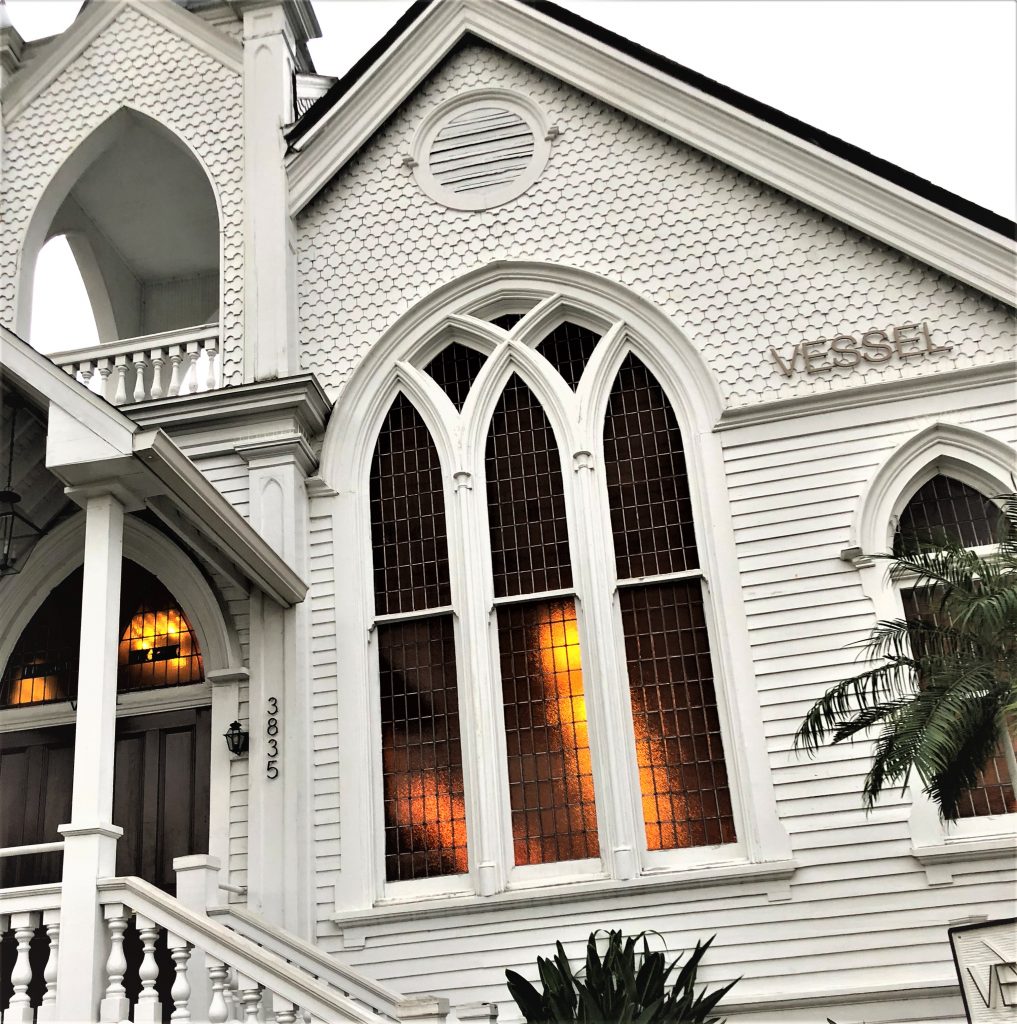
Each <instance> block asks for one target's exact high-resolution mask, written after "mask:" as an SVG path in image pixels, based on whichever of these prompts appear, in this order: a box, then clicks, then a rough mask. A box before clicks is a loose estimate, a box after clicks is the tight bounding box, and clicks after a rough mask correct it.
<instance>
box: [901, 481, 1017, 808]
mask: <svg viewBox="0 0 1017 1024" xmlns="http://www.w3.org/2000/svg"><path fill="white" fill-rule="evenodd" d="M999 516H1000V511H999V508H998V507H997V506H996V504H995V503H994V502H992V501H991V500H990V499H989V498H987V497H986V496H985V495H983V494H980V493H979V492H978V491H976V490H975V489H974V488H973V487H970V486H968V485H967V484H965V483H963V482H962V481H960V480H955V479H954V478H953V477H948V476H944V475H942V474H936V475H935V476H933V477H931V478H930V479H929V480H928V481H927V482H926V483H925V484H923V485H922V486H921V487H920V488H919V489H918V490H917V491H915V493H914V494H913V495H912V496H911V498H910V499H909V500H908V503H907V504H906V505H905V506H904V509H903V510H902V511H901V514H900V516H899V518H898V522H897V528H896V530H895V532H894V542H893V548H894V553H895V554H900V555H905V554H908V553H909V552H912V551H916V550H920V548H921V546H922V544H923V543H928V542H939V541H949V542H951V543H954V544H960V545H961V546H963V547H984V546H987V545H992V544H996V543H998V541H999ZM901 602H902V603H903V605H904V616H905V618H906V619H907V620H908V621H909V622H916V621H920V620H925V621H929V622H936V621H938V613H937V609H936V603H935V595H934V593H933V592H930V591H929V590H928V589H926V588H923V589H918V588H915V587H913V586H908V585H907V584H904V585H903V586H902V587H901ZM1007 761H1008V759H1007V757H1006V754H1005V752H1004V751H1002V750H1000V752H999V753H998V754H997V755H996V756H995V757H994V758H992V760H991V761H990V762H989V763H988V765H987V766H986V768H985V771H984V772H983V773H982V776H981V779H980V780H979V783H978V785H977V786H974V787H973V788H972V789H970V790H968V791H967V793H966V795H965V797H964V798H962V799H961V800H960V806H959V816H960V817H961V818H977V817H982V816H985V815H992V814H1010V813H1014V812H1017V796H1015V795H1014V787H1013V784H1012V783H1011V780H1010V770H1009V766H1008V763H1007Z"/></svg>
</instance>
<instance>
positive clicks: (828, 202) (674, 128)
mask: <svg viewBox="0 0 1017 1024" xmlns="http://www.w3.org/2000/svg"><path fill="white" fill-rule="evenodd" d="M466 34H472V35H474V36H476V37H477V38H479V39H481V40H482V41H484V42H487V43H489V44H491V45H492V46H496V47H498V48H499V49H502V50H504V51H506V52H507V53H509V54H511V55H512V56H514V57H516V58H518V59H520V60H523V61H526V62H527V63H529V64H531V65H533V66H534V67H537V68H540V69H541V70H543V71H545V72H547V73H549V74H551V75H554V76H555V77H556V78H559V79H561V80H562V81H564V82H567V83H568V84H570V85H572V86H574V87H575V88H578V89H581V90H583V91H584V92H586V93H589V94H590V95H592V96H594V97H596V98H597V99H599V100H601V101H602V102H604V103H607V104H610V105H611V106H613V107H616V108H617V109H619V110H621V111H623V112H625V113H627V114H629V115H631V116H633V117H636V118H638V119H640V120H641V121H644V122H645V123H647V124H649V125H652V126H653V127H654V128H657V129H658V130H660V131H663V132H665V133H667V134H669V135H671V136H673V137H674V138H676V139H680V140H681V141H683V142H685V143H687V144H689V145H691V146H694V147H696V148H697V149H700V150H702V151H704V152H706V153H708V154H710V155H711V156H714V157H716V158H717V159H719V160H722V161H724V162H725V163H727V164H729V165H731V166H732V167H735V168H737V169H738V170H741V171H743V172H744V173H746V174H749V175H752V176H753V177H754V178H757V179H759V180H760V181H764V182H766V183H768V184H770V185H772V186H774V187H775V188H778V189H780V190H781V191H783V192H786V193H787V194H788V195H791V196H794V197H795V198H797V199H799V200H802V201H804V202H806V203H808V204H810V205H811V206H814V207H816V208H817V209H819V210H822V211H823V212H825V213H828V214H830V215H831V216H833V217H836V218H837V219H838V220H840V221H842V222H844V223H846V224H850V225H852V226H853V227H855V228H858V229H859V230H861V231H864V232H865V233H866V234H869V235H871V236H873V237H874V238H877V239H880V240H881V241H883V242H886V243H888V244H889V245H892V246H893V247H894V248H896V249H899V250H901V251H903V252H906V253H908V254H909V255H911V256H914V257H916V258H917V259H920V260H922V261H923V262H925V263H928V264H930V265H931V266H933V267H936V268H937V269H939V270H942V271H944V272H945V273H947V274H950V275H951V276H952V277H955V278H957V279H958V280H961V281H965V282H966V283H968V284H971V285H973V286H974V287H976V288H978V289H980V290H981V291H983V292H985V293H987V294H989V295H993V296H995V297H996V298H999V299H1001V300H1003V301H1004V302H1007V303H1009V304H1011V305H1017V291H1015V288H1014V281H1015V280H1017V247H1015V246H1014V243H1013V242H1012V241H1010V240H1008V239H1006V238H1004V237H1003V236H1002V235H1000V234H998V233H997V232H994V231H991V230H990V229H988V228H985V227H982V226H981V225H978V224H975V223H974V222H973V221H970V220H968V219H967V218H965V217H962V216H960V215H959V214H956V213H953V212H952V211H950V210H947V209H946V208H944V207H942V206H939V205H937V204H936V203H933V202H932V201H930V200H927V199H924V198H922V197H921V196H918V195H916V194H915V193H913V192H910V191H909V190H907V189H906V188H903V187H902V186H899V185H895V184H894V183H892V182H890V181H888V180H886V179H885V178H882V177H880V176H879V175H877V174H874V173H873V172H871V171H867V170H865V169H863V168H861V167H859V166H858V165H856V164H853V163H851V162H850V161H848V160H845V159H843V158H841V157H837V156H834V155H833V154H831V153H829V152H827V151H826V150H823V149H821V148H820V147H819V146H817V145H814V144H813V143H810V142H807V141H805V140H804V139H801V138H798V137H797V136H795V135H792V134H791V133H790V132H787V131H785V130H783V129H781V128H778V127H776V126H775V125H773V124H770V123H768V122H766V121H764V120H762V119H761V118H758V117H754V116H752V115H751V114H748V113H746V112H744V111H742V110H739V109H737V108H736V107H734V106H732V105H730V104H728V103H725V102H723V101H722V100H719V99H717V98H716V97H713V96H709V95H707V94H706V93H705V92H702V91H701V90H699V89H696V88H694V87H692V86H690V85H688V84H687V83H685V82H681V81H679V80H677V79H675V78H674V77H673V76H670V75H667V74H665V73H664V72H662V71H660V70H658V69H656V68H653V67H650V66H649V65H648V64H646V63H644V62H642V61H639V60H636V59H635V58H634V57H632V56H630V55H628V54H625V53H622V52H621V51H619V50H618V49H617V48H615V47H613V46H609V45H607V44H605V43H603V42H601V41H599V40H596V39H593V38H592V37H590V36H587V35H584V34H582V33H580V32H578V31H576V30H574V29H572V28H569V27H567V26H565V25H563V24H562V23H561V22H559V21H556V20H554V19H552V18H550V17H548V16H547V15H546V14H543V13H541V12H540V11H537V10H534V9H533V8H531V7H527V6H525V5H523V4H520V3H516V2H513V0H502V2H499V3H492V2H490V0H445V2H443V3H437V4H433V5H432V6H431V7H430V8H428V9H427V10H426V11H425V12H424V13H423V14H422V15H420V17H418V18H417V19H416V20H415V21H414V23H413V24H412V25H411V26H410V27H409V28H408V29H407V30H406V31H405V32H404V33H403V35H402V36H401V37H400V38H399V39H397V40H396V41H395V42H394V43H393V44H392V45H391V46H390V47H389V48H388V50H387V51H386V52H385V53H384V54H383V55H382V56H380V57H379V58H378V60H377V61H376V62H375V64H374V65H373V66H372V67H371V69H370V70H369V71H368V72H367V73H365V74H364V75H363V76H362V77H361V78H360V79H359V80H358V81H357V82H356V83H355V84H354V85H353V87H352V88H351V89H350V91H349V92H348V93H347V94H346V95H345V96H343V98H342V99H341V101H340V102H339V103H337V104H336V106H335V107H334V108H333V109H332V110H330V111H329V112H328V113H326V114H325V116H323V117H322V119H321V120H320V121H319V122H318V123H316V124H315V125H314V127H313V128H311V129H310V131H308V132H307V133H306V134H305V135H304V136H303V137H302V138H300V139H299V140H297V141H296V143H295V148H296V150H297V151H296V154H295V155H294V156H293V157H292V158H291V160H290V162H289V167H288V176H289V182H290V212H291V213H292V214H293V215H296V214H297V213H299V212H300V210H302V209H303V208H304V206H306V205H307V203H309V202H310V201H311V200H312V199H313V198H314V196H315V195H317V193H318V192H319V191H320V190H321V189H322V188H323V187H324V186H325V185H326V184H327V183H328V181H329V180H331V178H332V177H333V176H334V175H335V174H337V173H338V172H339V170H340V169H341V168H342V167H343V166H344V165H345V163H346V162H347V161H348V160H349V159H350V158H351V157H352V156H353V155H354V154H355V153H356V152H357V151H358V150H359V149H360V148H361V146H363V145H364V143H365V142H366V141H367V140H368V139H369V138H370V137H371V136H372V135H373V134H374V132H376V131H377V130H378V128H379V127H380V126H381V124H382V123H384V121H385V119H386V118H387V117H388V116H389V115H390V114H391V113H392V111H393V110H395V109H396V107H397V106H398V105H399V104H401V103H402V102H403V101H404V100H405V99H406V98H407V97H408V96H409V95H410V93H411V92H412V91H413V90H414V89H415V88H416V87H417V86H418V85H419V84H420V82H421V81H423V79H424V78H425V77H426V76H427V75H428V74H429V73H430V71H431V70H432V69H433V68H434V67H435V66H436V65H437V63H438V62H439V61H440V60H441V59H442V58H443V57H444V56H445V55H446V54H447V53H448V52H449V51H450V50H451V49H452V47H453V46H454V45H455V44H456V43H457V42H458V41H459V40H460V39H462V38H463V36H465V35H466Z"/></svg>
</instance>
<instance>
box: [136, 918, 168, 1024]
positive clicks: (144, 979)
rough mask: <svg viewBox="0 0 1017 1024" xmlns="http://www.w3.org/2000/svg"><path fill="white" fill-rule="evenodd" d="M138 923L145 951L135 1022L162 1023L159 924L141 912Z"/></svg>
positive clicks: (140, 968)
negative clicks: (157, 954)
mask: <svg viewBox="0 0 1017 1024" xmlns="http://www.w3.org/2000/svg"><path fill="white" fill-rule="evenodd" d="M136 924H137V927H138V934H139V935H140V936H141V944H142V946H143V947H144V951H143V953H142V957H141V966H140V967H139V968H138V977H139V978H141V992H140V994H139V995H138V1002H137V1005H136V1006H135V1007H134V1024H162V1006H160V1005H159V993H158V992H156V990H155V982H156V979H157V978H158V977H159V965H158V964H157V963H156V962H155V940H156V939H157V938H158V937H159V926H158V925H157V924H156V923H155V922H154V921H152V920H150V919H149V918H147V917H143V916H142V915H141V914H138V915H137V918H136Z"/></svg>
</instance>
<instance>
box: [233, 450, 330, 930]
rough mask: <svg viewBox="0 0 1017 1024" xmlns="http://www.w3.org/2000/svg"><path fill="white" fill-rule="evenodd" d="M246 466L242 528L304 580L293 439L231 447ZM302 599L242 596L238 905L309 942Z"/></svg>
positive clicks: (304, 459)
mask: <svg viewBox="0 0 1017 1024" xmlns="http://www.w3.org/2000/svg"><path fill="white" fill-rule="evenodd" d="M237 450H238V452H239V453H240V455H242V456H243V458H244V459H245V460H246V461H247V463H248V465H249V467H250V520H251V525H252V526H254V527H255V529H256V530H258V532H259V533H261V535H262V536H263V537H264V538H265V540H267V541H268V543H269V544H271V545H272V547H273V548H274V549H275V550H276V551H277V552H278V553H279V554H280V555H281V556H282V557H283V558H284V559H285V560H286V561H287V562H288V563H289V565H290V566H291V568H293V569H294V570H295V571H296V572H297V573H298V574H299V575H300V576H302V577H304V578H305V579H306V578H307V561H308V559H307V546H308V501H307V490H306V479H307V475H308V473H309V472H310V470H311V468H312V466H313V465H314V459H313V455H312V453H311V450H310V447H309V445H308V444H307V442H306V441H305V440H304V439H303V437H301V436H299V435H293V436H287V437H283V438H278V439H272V440H267V441H263V442H254V443H251V444H246V445H238V447H237ZM310 648H311V637H310V600H306V601H304V602H303V603H302V604H298V605H296V606H294V607H293V608H283V607H281V606H280V605H278V604H276V603H275V602H274V601H273V600H272V599H271V598H269V597H266V596H265V595H263V594H260V593H258V592H253V593H252V594H251V647H250V672H251V677H250V686H249V695H250V727H251V731H250V736H251V739H250V751H249V762H248V770H249V772H250V775H249V786H250V789H249V796H248V800H249V804H248V857H247V905H248V907H249V908H250V909H251V910H252V911H254V912H255V913H258V914H261V915H262V916H264V917H266V918H268V919H269V920H270V921H275V922H277V923H279V924H281V925H282V926H283V927H284V928H286V929H287V930H288V931H291V932H294V933H295V934H297V935H299V936H301V937H302V938H306V939H311V940H313V938H314V934H313V933H314V921H315V918H314V872H313V830H312V820H313V812H314V808H313V785H312V764H313V751H314V744H313V736H312V730H311V680H310V675H311V673H310V658H309V652H310Z"/></svg>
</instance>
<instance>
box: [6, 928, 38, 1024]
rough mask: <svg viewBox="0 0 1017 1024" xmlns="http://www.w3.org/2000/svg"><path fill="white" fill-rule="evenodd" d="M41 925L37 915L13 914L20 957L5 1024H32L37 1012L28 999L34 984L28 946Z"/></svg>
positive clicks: (12, 975)
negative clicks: (29, 991) (30, 987)
mask: <svg viewBox="0 0 1017 1024" xmlns="http://www.w3.org/2000/svg"><path fill="white" fill-rule="evenodd" d="M38 924H39V915H38V914H37V913H28V912H25V913H20V914H11V927H12V928H13V929H14V938H15V941H16V942H17V944H18V956H17V959H16V960H15V961H14V968H13V970H12V971H11V984H12V985H13V986H14V995H12V996H11V1001H10V1005H9V1006H8V1007H7V1012H6V1013H5V1014H4V1024H32V1022H33V1020H34V1019H35V1011H34V1010H33V1009H32V1003H31V1000H30V999H29V997H28V986H29V985H31V983H32V965H31V963H30V962H29V959H28V946H29V943H31V941H32V937H33V936H34V935H35V929H36V927H37V925H38Z"/></svg>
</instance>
